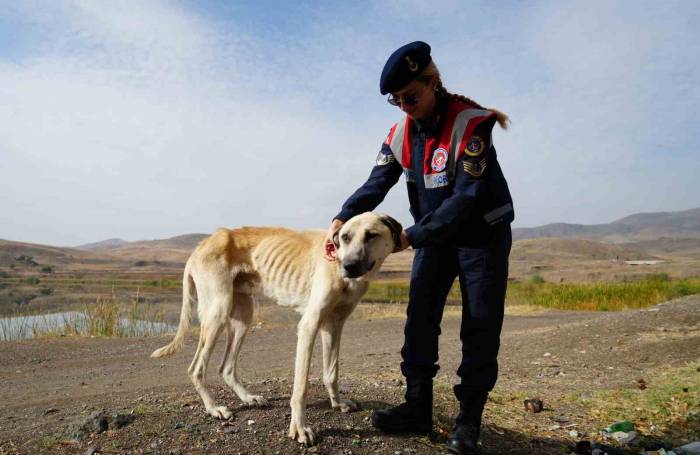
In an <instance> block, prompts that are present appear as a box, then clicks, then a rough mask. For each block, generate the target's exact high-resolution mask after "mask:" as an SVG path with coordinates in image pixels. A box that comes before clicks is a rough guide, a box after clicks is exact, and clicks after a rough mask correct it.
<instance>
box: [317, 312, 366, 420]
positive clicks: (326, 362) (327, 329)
mask: <svg viewBox="0 0 700 455" xmlns="http://www.w3.org/2000/svg"><path fill="white" fill-rule="evenodd" d="M344 324H345V319H344V318H343V319H340V320H339V319H334V318H329V320H327V321H324V322H323V323H322V324H321V345H322V347H323V384H324V385H325V386H326V390H328V396H329V397H330V400H331V406H332V407H333V409H339V410H340V411H342V412H350V411H356V410H357V409H358V406H357V403H355V402H354V401H352V400H347V399H341V398H340V394H339V393H338V364H339V362H338V356H339V353H340V335H341V333H342V331H343V326H344Z"/></svg>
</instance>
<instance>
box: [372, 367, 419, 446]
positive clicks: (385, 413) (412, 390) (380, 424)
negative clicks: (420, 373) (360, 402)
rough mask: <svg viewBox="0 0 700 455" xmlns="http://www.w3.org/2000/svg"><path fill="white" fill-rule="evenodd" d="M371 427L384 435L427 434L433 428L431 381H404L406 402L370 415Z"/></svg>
mask: <svg viewBox="0 0 700 455" xmlns="http://www.w3.org/2000/svg"><path fill="white" fill-rule="evenodd" d="M372 425H374V427H375V428H377V429H379V430H381V431H383V432H385V433H419V434H427V433H430V430H432V428H433V381H432V379H427V380H426V379H422V380H416V379H408V378H407V379H406V402H405V403H401V404H400V405H398V406H396V407H393V408H391V409H381V410H377V411H374V412H373V413H372Z"/></svg>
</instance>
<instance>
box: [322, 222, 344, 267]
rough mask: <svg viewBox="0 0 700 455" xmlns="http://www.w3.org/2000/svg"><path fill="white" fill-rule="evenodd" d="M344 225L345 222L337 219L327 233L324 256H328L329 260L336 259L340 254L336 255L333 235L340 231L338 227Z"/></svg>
mask: <svg viewBox="0 0 700 455" xmlns="http://www.w3.org/2000/svg"><path fill="white" fill-rule="evenodd" d="M342 225H343V222H342V221H340V220H338V219H335V220H333V222H332V223H331V225H330V227H329V228H328V234H326V245H325V255H324V257H325V258H326V260H327V261H331V262H332V261H335V260H336V259H337V258H338V256H337V255H336V251H335V244H334V243H333V236H334V235H335V233H336V232H338V229H340V227H341V226H342Z"/></svg>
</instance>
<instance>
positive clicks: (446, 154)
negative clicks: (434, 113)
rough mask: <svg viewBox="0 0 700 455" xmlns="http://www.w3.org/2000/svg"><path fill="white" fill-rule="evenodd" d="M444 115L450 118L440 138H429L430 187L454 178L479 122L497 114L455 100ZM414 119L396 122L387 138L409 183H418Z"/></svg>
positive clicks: (426, 155) (426, 170) (425, 166)
mask: <svg viewBox="0 0 700 455" xmlns="http://www.w3.org/2000/svg"><path fill="white" fill-rule="evenodd" d="M444 115H445V116H446V118H445V119H444V123H443V125H442V131H441V132H440V133H439V134H440V135H439V137H429V138H427V139H426V141H425V153H424V154H423V156H424V158H425V160H424V163H423V179H424V182H425V188H426V189H431V188H439V187H442V186H447V185H449V184H450V182H451V181H452V180H454V175H455V167H456V163H457V162H458V161H459V159H460V158H461V157H462V154H464V153H465V150H466V147H467V143H468V142H469V140H470V138H471V137H472V133H473V132H474V129H475V128H476V126H477V125H479V123H481V122H483V121H484V120H486V119H488V118H489V117H492V116H495V115H496V114H495V113H493V112H491V111H489V110H486V109H479V108H474V107H473V106H472V105H469V104H466V103H459V102H452V103H449V105H448V107H447V109H446V112H445V114H444ZM411 122H412V120H411V119H410V118H409V117H408V116H406V117H404V118H403V119H402V120H401V121H399V122H398V123H395V124H394V125H393V126H392V127H391V130H390V131H389V135H388V136H387V138H386V141H384V143H385V144H386V145H388V146H389V148H390V149H391V152H392V154H393V155H394V158H395V159H396V161H397V162H399V163H401V167H403V171H404V176H405V177H406V181H407V182H414V181H415V179H416V178H417V177H416V176H415V175H414V171H413V165H412V164H413V163H412V162H411V157H412V153H411V144H412V143H413V141H412V138H411ZM483 139H486V138H483ZM490 139H491V138H490V137H489V138H488V141H487V142H488V143H489V144H490V143H491V140H490Z"/></svg>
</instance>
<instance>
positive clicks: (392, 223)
mask: <svg viewBox="0 0 700 455" xmlns="http://www.w3.org/2000/svg"><path fill="white" fill-rule="evenodd" d="M379 220H380V221H381V222H382V223H384V225H385V226H386V227H388V228H389V231H390V232H391V238H392V239H394V252H396V251H398V250H399V249H400V248H401V232H402V231H403V227H402V226H401V223H399V222H398V221H396V220H395V219H394V218H392V217H390V216H389V215H386V214H384V213H381V214H379Z"/></svg>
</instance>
